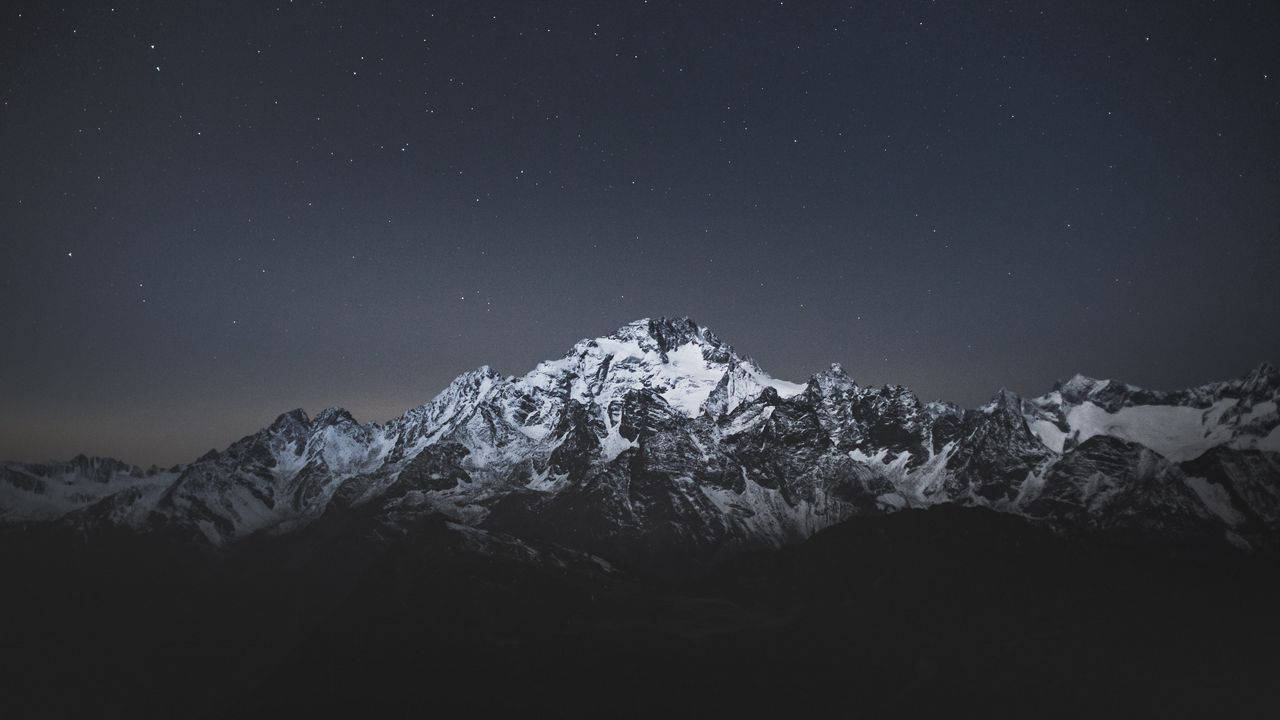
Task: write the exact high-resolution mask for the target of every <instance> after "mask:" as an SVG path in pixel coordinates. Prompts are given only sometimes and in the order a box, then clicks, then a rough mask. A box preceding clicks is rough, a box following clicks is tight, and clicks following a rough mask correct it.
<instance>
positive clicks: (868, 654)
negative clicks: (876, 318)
mask: <svg viewBox="0 0 1280 720" xmlns="http://www.w3.org/2000/svg"><path fill="white" fill-rule="evenodd" d="M4 540H5V542H3V543H0V548H2V549H3V550H2V552H3V553H4V556H3V557H2V558H0V559H2V560H3V563H4V564H3V567H4V568H5V580H6V582H5V586H4V592H3V598H4V600H3V607H2V608H0V611H2V612H3V615H2V616H0V617H2V618H3V630H4V632H3V638H4V640H3V646H2V647H0V662H3V677H4V678H5V680H4V685H5V688H4V689H5V692H4V693H3V699H2V700H0V702H2V703H3V705H4V707H3V708H0V710H3V713H4V716H5V717H152V716H169V717H175V716H180V717H335V716H366V717H367V716H379V715H381V716H388V715H389V716H399V715H402V714H411V713H412V714H424V713H429V712H468V713H484V714H491V713H493V712H496V711H509V712H515V711H518V710H525V711H530V712H532V713H533V714H534V716H593V717H599V716H623V717H627V716H633V717H653V716H668V715H672V714H675V715H695V714H696V715H701V716H714V717H720V716H736V717H755V716H764V715H771V716H775V717H776V716H781V717H791V716H797V715H805V714H810V713H815V714H819V715H822V716H826V715H829V714H831V713H834V714H835V715H837V716H866V717H881V716H886V715H908V716H915V715H922V714H931V715H932V714H935V713H937V712H942V713H945V716H949V717H950V716H957V713H961V714H964V715H967V714H969V711H982V712H985V713H986V714H989V715H995V716H1012V715H1021V716H1026V715H1041V716H1044V715H1048V716H1056V717H1066V716H1113V717H1118V716H1124V717H1135V716H1138V717H1274V716H1276V715H1275V713H1276V711H1277V709H1278V708H1280V690H1278V689H1277V687H1278V684H1277V683H1276V682H1275V678H1276V677H1277V676H1278V675H1277V671H1280V659H1278V658H1280V655H1278V653H1277V649H1278V648H1280V619H1278V618H1277V612H1276V610H1277V607H1280V605H1278V603H1277V601H1278V600H1280V583H1278V582H1277V575H1276V572H1275V570H1276V569H1275V567H1274V565H1273V563H1272V562H1271V561H1269V560H1265V559H1261V558H1258V557H1250V556H1246V555H1243V554H1239V553H1227V554H1220V553H1218V552H1216V551H1215V552H1212V553H1207V554H1204V553H1201V554H1197V553H1195V552H1193V551H1189V550H1186V549H1182V550H1171V549H1163V550H1152V549H1150V548H1147V549H1134V548H1128V549H1126V548H1124V547H1122V546H1119V545H1117V544H1114V543H1108V542H1107V541H1105V540H1101V539H1094V540H1080V539H1072V538H1065V537H1062V536H1057V535H1052V534H1049V533H1047V532H1044V531H1043V530H1041V529H1038V528H1035V527H1032V526H1030V525H1028V524H1027V523H1026V522H1025V521H1024V520H1021V519H1019V518H1017V517H1012V516H1007V515H1000V514H997V513H993V512H989V511H985V510H976V509H965V508H958V507H938V508H934V509H931V510H927V511H907V512H901V513H896V514H891V515H884V516H871V517H860V518H855V519H853V520H851V521H848V522H846V523H843V524H841V525H838V526H836V527H833V528H831V529H829V530H827V531H824V532H822V533H819V534H818V535H816V536H815V537H813V538H811V539H810V540H808V541H807V542H804V543H802V544H799V545H797V546H794V547H791V548H788V549H785V550H782V551H780V552H776V553H760V554H755V555H749V556H745V557H742V558H740V559H738V560H736V561H735V562H733V563H732V564H731V565H726V566H723V567H722V568H720V569H719V570H717V571H716V572H714V573H713V574H712V575H710V576H706V577H704V578H703V579H701V580H699V581H697V582H695V583H692V584H682V585H678V586H673V585H670V584H657V583H654V582H645V581H641V580H636V579H634V578H631V577H629V576H627V575H625V574H624V573H621V572H617V571H606V570H605V569H603V568H600V567H598V566H596V564H595V563H593V562H590V561H583V559H582V558H580V557H578V556H574V555H572V554H563V555H560V554H557V552H558V551H556V550H555V549H553V548H541V549H539V548H534V547H533V546H529V545H527V544H525V543H520V542H519V541H513V544H511V545H502V544H501V543H498V546H495V545H494V543H495V541H494V540H492V539H490V540H488V541H487V542H488V543H489V546H486V547H481V546H478V545H477V544H476V543H475V542H474V540H475V538H474V537H471V536H469V535H467V534H465V533H459V532H457V531H456V529H454V528H452V526H449V525H447V524H446V523H444V522H443V521H440V520H435V519H425V520H423V521H422V522H421V523H420V525H419V526H418V527H416V528H413V529H412V531H411V532H408V533H406V534H405V535H403V536H401V537H397V538H387V537H377V538H375V537H370V536H356V537H352V536H349V535H339V534H334V535H330V536H326V535H325V534H324V531H323V530H317V531H316V532H314V533H311V534H307V533H303V534H301V535H299V536H298V537H297V538H295V540H294V541H292V542H291V543H290V544H288V545H284V544H273V545H263V546H261V547H251V548H246V549H245V550H244V551H243V552H242V553H241V554H239V555H236V556H234V557H231V558H219V559H210V558H207V557H198V556H192V555H188V554H186V553H184V552H181V551H178V550H173V549H171V550H170V551H169V552H168V553H160V552H157V548H159V547H169V548H176V547H180V545H178V544H173V545H165V544H162V543H156V542H154V540H155V538H154V537H152V538H149V539H148V540H147V541H146V542H145V543H135V542H134V541H133V540H132V539H131V538H130V537H129V536H126V535H122V536H120V537H117V538H98V539H96V541H95V544H94V545H92V546H90V547H87V548H86V547H84V546H82V545H78V541H77V540H76V539H75V538H70V537H62V538H53V537H50V536H48V535H33V534H30V533H27V534H18V535H10V536H7V537H5V538H4ZM59 542H63V543H66V544H65V546H64V547H61V548H59V547H58V543H59ZM478 549H479V550H482V552H481V551H478ZM530 558H534V560H532V561H531V560H530Z"/></svg>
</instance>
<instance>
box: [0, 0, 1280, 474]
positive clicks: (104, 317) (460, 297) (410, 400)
mask: <svg viewBox="0 0 1280 720" xmlns="http://www.w3.org/2000/svg"><path fill="white" fill-rule="evenodd" d="M978 5H981V7H977V6H978ZM3 13H4V16H3V21H2V22H0V103H2V105H0V158H2V159H3V162H2V163H0V208H3V209H2V210H0V249H2V250H3V259H4V262H3V265H2V266H0V310H2V312H0V338H3V342H0V457H4V458H8V459H15V460H45V459H49V458H65V457H70V456H71V455H73V454H75V453H77V452H86V453H90V454H101V455H112V456H115V457H119V458H121V459H124V460H127V461H129V462H133V463H139V464H144V465H145V464H149V463H153V462H154V463H160V464H170V463H174V462H180V461H189V460H191V459H193V458H194V457H195V456H197V455H198V454H200V453H202V452H204V451H205V450H207V449H209V448H210V447H214V446H217V447H222V446H225V445H226V444H227V443H228V442H230V441H232V440H234V439H236V438H238V437H240V436H242V435H244V434H247V433H249V432H252V431H254V430H256V429H257V428H259V427H262V426H263V425H265V424H266V423H269V422H270V421H271V419H272V418H274V417H275V415H277V414H278V413H280V412H282V411H284V410H288V409H290V408H294V407H304V408H306V409H308V410H310V411H311V412H313V413H314V412H315V411H318V410H319V409H321V408H323V407H325V406H329V405H341V406H344V407H347V408H349V409H350V410H351V411H352V412H353V413H354V414H355V415H356V416H357V418H359V419H361V420H377V421H383V420H386V419H389V418H391V417H394V416H396V415H398V414H399V413H401V412H403V411H404V410H405V409H407V408H409V407H412V406H415V405H418V404H420V403H422V402H424V401H426V400H428V399H429V398H430V397H431V396H433V395H434V394H435V393H436V392H438V391H439V390H440V389H441V388H442V387H444V386H445V385H446V384H447V383H448V382H449V380H450V379H452V378H453V377H454V376H456V375H457V374H459V373H461V372H463V371H466V370H468V369H472V368H474V367H476V366H479V365H482V364H488V365H491V366H492V367H494V368H495V369H496V370H498V371H499V372H503V373H507V374H521V373H523V372H525V371H527V370H528V369H530V368H531V367H532V366H533V365H534V364H536V363H537V362H538V361H539V360H542V359H549V358H553V357H558V356H560V355H561V354H562V353H563V352H564V351H565V350H567V349H568V348H569V347H570V346H571V345H572V344H573V343H574V342H575V341H576V340H577V339H579V338H582V337H591V336H598V335H603V334H606V333H608V332H609V331H611V330H612V329H614V328H616V327H618V326H619V325H622V324H624V323H626V322H628V321H631V320H634V319H636V318H640V317H646V316H657V315H688V316H691V317H693V318H694V319H696V320H697V321H699V322H700V323H701V324H704V325H707V326H710V327H711V328H712V329H713V330H714V331H716V332H717V334H719V335H720V336H721V337H722V338H724V339H726V340H728V341H729V342H731V343H733V344H734V345H735V346H736V347H737V348H738V349H739V350H740V351H741V352H743V353H745V354H748V355H750V356H752V357H754V358H755V359H756V360H757V361H758V362H759V363H760V364H761V365H762V366H763V367H764V368H765V369H766V370H767V371H769V372H770V373H771V374H773V375H776V376H779V377H783V378H787V379H792V380H803V379H805V378H807V377H808V376H809V375H810V374H811V373H813V372H814V371H816V370H819V369H821V368H824V367H826V365H827V364H829V363H830V362H832V361H839V362H841V363H842V364H843V365H844V366H845V368H846V369H847V370H848V371H849V372H850V374H851V375H853V376H854V377H855V378H856V379H857V380H859V381H860V382H863V383H877V384H878V383H904V384H907V385H909V386H911V387H912V388H913V389H915V390H916V391H917V392H919V394H920V395H921V396H922V397H924V398H926V399H933V398H940V399H949V400H953V401H957V402H960V403H962V404H966V405H971V406H972V405H977V404H980V403H982V402H984V401H985V400H986V399H987V398H989V397H990V396H991V395H992V394H993V393H994V392H995V391H996V390H997V389H998V388H1000V387H1002V386H1007V387H1009V388H1012V389H1014V390H1016V391H1018V392H1022V393H1026V394H1032V395H1035V394H1040V393H1042V392H1045V391H1047V390H1049V389H1050V388H1051V387H1052V385H1053V383H1054V381H1055V380H1059V379H1064V378H1067V377H1069V376H1070V375H1072V374H1074V373H1076V372H1083V373H1085V374H1088V375H1092V376H1095V377H1118V378H1122V379H1125V380H1128V381H1129V382H1133V383H1136V384H1141V385H1146V386H1150V387H1155V388H1174V387H1183V386H1187V385H1192V384H1198V383H1201V382H1207V381H1210V380H1217V379H1222V378H1227V377H1235V376H1238V375H1241V374H1244V373H1245V372H1247V371H1248V370H1249V369H1250V368H1252V367H1253V366H1255V365H1256V364H1257V363H1259V362H1260V361H1263V360H1271V361H1280V332H1277V328H1280V292H1278V291H1277V278H1278V276H1280V51H1278V50H1277V47H1280V45H1278V44H1277V43H1276V42H1275V38H1276V37H1280V6H1278V5H1277V4H1276V3H1274V2H1256V3H1250V2H1243V1H1242V2H1227V3H1208V2H1205V3H1182V2H1151V3H1124V2H1114V3H1113V2H1106V3H1099V2H1083V3H1069V2H1062V3H1056V2H1055V3H1048V2H1045V3H1039V2H1034V1H1032V0H1026V1H1024V2H1011V3H999V2H994V3H981V4H976V3H975V4H970V3H934V2H923V3H917V2H905V1H897V0H895V1H893V2H869V3H864V2H859V3H848V2H841V3H824V2H798V1H788V2H776V1H775V2H748V1H735V2H732V3H729V2H714V3H712V2H708V3H693V2H660V1H658V0H652V1H650V2H643V1H640V0H628V1H626V2H532V1H528V2H526V1H518V2H517V1H512V2H498V3H490V2H480V1H476V0H466V1H459V2H447V3H430V2H407V1H403V2H385V3H384V2H371V3H351V4H345V3H339V2H319V3H317V2H302V1H298V2H281V3H274V4H273V3H260V2H246V3H235V2H191V3H171V2H161V3H155V4H129V3H123V2H122V3H120V4H118V5H116V6H115V7H112V6H111V4H110V3H108V2H94V3H83V4H76V3H68V4H64V5H59V6H55V4H53V3H45V2H32V3H18V4H16V5H15V4H12V3H10V4H6V6H5V9H4V10H3Z"/></svg>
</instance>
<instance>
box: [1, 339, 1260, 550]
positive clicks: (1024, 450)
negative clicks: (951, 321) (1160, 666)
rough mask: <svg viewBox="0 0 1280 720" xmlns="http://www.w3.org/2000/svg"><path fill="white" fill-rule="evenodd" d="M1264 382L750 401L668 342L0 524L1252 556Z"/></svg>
mask: <svg viewBox="0 0 1280 720" xmlns="http://www.w3.org/2000/svg"><path fill="white" fill-rule="evenodd" d="M1278 399H1280V371H1277V369H1276V368H1275V367H1273V366H1271V365H1262V366H1260V367H1259V368H1257V369H1256V370H1255V371H1253V372H1252V373H1251V374H1249V375H1247V376H1245V377H1244V378H1241V379H1239V380H1235V381H1228V382H1220V383H1214V384H1210V385H1204V386H1201V387H1197V388H1192V389H1189V390H1184V391H1179V392H1172V393H1161V392H1152V391H1147V390H1143V389H1140V388H1136V387H1133V386H1130V385H1125V384H1122V383H1114V382H1110V381H1105V380H1102V381H1099V380H1091V379H1089V378H1085V377H1083V376H1076V377H1074V378H1072V379H1071V380H1069V381H1067V382H1065V383H1062V384H1060V385H1059V386H1058V387H1057V388H1056V389H1055V390H1054V391H1053V392H1050V393H1048V394H1046V395H1044V396H1042V397H1038V398H1032V399H1024V398H1020V397H1019V396H1017V395H1016V394H1014V393H1012V392H1009V391H1007V390H1002V391H1001V392H999V393H997V394H996V396H995V397H994V398H993V399H992V401H991V402H990V403H989V404H987V405H986V406H984V407H982V408H979V409H976V410H968V409H963V408H960V407H957V406H955V405H951V404H947V403H922V402H921V401H920V400H919V399H918V398H917V397H916V396H915V395H914V394H913V393H912V392H911V391H910V390H908V389H906V388H903V387H879V388H875V387H862V386H860V385H858V384H857V383H856V382H855V381H854V380H853V378H851V377H849V375H848V374H846V373H845V371H844V370H843V369H842V368H841V367H840V366H839V365H832V366H831V367H830V368H829V369H827V370H824V371H822V372H820V373H818V374H816V375H814V376H813V377H812V378H811V379H810V380H809V381H808V382H807V383H805V384H803V385H801V384H795V383H790V382H785V381H781V380H777V379H774V378H771V377H769V376H768V375H767V374H766V373H765V372H764V371H763V370H761V369H760V367H759V366H758V365H756V364H755V363H754V362H753V361H752V360H750V359H749V358H746V357H744V356H741V355H739V354H738V353H737V352H736V351H735V350H734V349H733V348H732V347H730V346H729V345H727V344H725V343H724V342H722V341H721V340H719V339H718V338H717V337H716V336H715V335H714V334H713V333H712V332H711V331H709V330H708V329H706V328H703V327H699V326H698V325H697V324H696V323H694V322H692V321H691V320H689V319H687V318H682V319H667V318H659V319H654V320H650V319H645V320H639V321H636V322H633V323H630V324H628V325H625V326H623V327H622V328H619V329H618V330H617V331H616V332H614V333H613V334H611V335H609V336H607V337H602V338H596V339H593V340H583V341H581V342H579V343H578V344H576V345H575V346H574V347H573V348H572V349H571V350H570V351H569V352H568V353H567V354H566V355H565V356H564V357H562V358H560V359H558V360H552V361H548V362H544V363H541V364H540V365H538V366H537V367H536V368H534V369H533V370H532V371H531V372H529V373H528V374H526V375H524V376H522V377H503V376H500V375H498V374H497V373H495V372H493V371H492V370H490V369H489V368H487V367H482V368H480V369H478V370H475V371H472V372H469V373H465V374H463V375H461V376H459V377H458V378H457V379H456V380H454V381H453V383H451V384H450V385H449V387H448V388H446V389H445V390H444V391H443V392H441V393H440V394H439V395H438V396H437V397H436V398H434V399H433V400H431V401H430V402H428V403H426V404H425V405H422V406H420V407H418V408H415V409H413V410H411V411H409V412H407V413H405V414H404V415H403V416H401V417H399V418H396V419H395V420H392V421H390V422H388V423H386V424H385V425H379V424H369V425H362V424H360V423H358V422H356V421H355V420H354V419H353V418H352V417H351V415H350V414H349V413H347V412H346V411H344V410H341V409H337V408H331V409H328V410H325V411H323V412H321V413H320V414H319V415H317V416H316V417H315V418H310V417H308V416H307V414H306V413H304V412H303V411H301V410H295V411H293V412H289V413H285V414H284V415H281V416H280V417H279V418H277V420H276V421H275V422H274V423H272V424H271V425H270V426H269V427H267V428H265V429H263V430H261V431H259V432H257V433H255V434H253V435H250V436H248V437H245V438H243V439H241V440H240V441H238V442H236V443H234V444H232V445H231V446H230V447H228V448H227V449H225V450H223V451H221V452H210V453H208V454H206V455H205V456H203V457H201V458H199V459H198V460H196V461H194V462H192V463H191V464H189V465H185V466H181V467H176V468H173V469H171V470H169V471H158V470H151V471H141V470H139V469H137V468H131V467H128V466H125V465H123V464H121V463H118V462H116V461H112V460H102V459H88V458H83V457H80V458H76V459H75V460H72V461H70V462H68V463H57V464H51V465H31V464H18V463H7V464H4V465H2V466H0V517H2V518H3V519H5V520H10V521H15V520H17V521H41V522H58V523H64V524H73V525H79V526H82V527H84V528H87V529H92V528H94V527H100V526H104V525H110V526H113V527H127V528H133V529H136V530H138V531H140V532H146V531H153V530H157V529H165V530H167V531H176V532H178V533H180V534H185V535H187V536H188V537H190V538H193V539H195V540H197V541H199V542H201V543H207V544H210V545H213V546H229V545H232V544H235V543H237V542H239V541H242V540H244V539H245V538H248V537H250V536H255V537H264V536H271V535H273V534H280V533H287V532H290V531H292V530H294V529H297V528H299V527H302V526H306V525H310V524H313V523H316V522H326V523H342V522H352V520H351V518H354V517H359V518H362V521H363V522H372V523H374V525H375V526H377V527H380V528H381V530H382V531H386V530H395V528H396V527H397V526H398V525H402V524H404V523H406V522H410V520H411V519H413V518H420V517H421V516H423V515H425V514H440V515H443V516H444V517H445V518H447V519H448V520H449V521H450V522H451V523H453V524H454V526H456V527H459V528H462V527H466V528H469V530H468V531H469V532H486V533H497V534H502V535H505V536H515V537H521V538H527V539H529V540H531V541H540V542H543V543H552V544H555V545H559V546H563V547H567V548H570V549H573V550H578V551H583V552H587V553H591V554H594V555H596V556H600V557H603V558H608V559H610V560H615V561H618V562H621V563H624V564H631V565H634V566H637V567H655V566H661V565H662V564H664V563H676V562H678V563H689V562H692V563H695V564H696V563H699V562H705V561H712V560H715V559H717V558H721V557H724V556H726V555H728V554H732V553H734V552H737V551H740V550H743V549H750V548H759V547H772V546H778V545H781V544H784V543H789V542H793V541H797V540H801V539H803V538H806V537H808V536H809V535H812V534H813V533H814V532H816V531H817V530H820V529H822V528H824V527H827V526H829V525H832V524H834V523H837V522H839V521H841V520H843V519H845V518H847V517H850V516H852V515H857V514H865V513H878V512H888V511H893V510H897V509H901V508H907V507H923V506H930V505H936V504H941V503H953V504H959V505H966V506H980V507H986V508H990V509H993V510H996V511H1000V512H1006V513H1014V514H1017V515H1021V516H1024V517H1027V518H1031V519H1033V520H1035V521H1038V522H1043V523H1046V524H1049V525H1051V526H1053V527H1056V528H1059V529H1063V530H1070V531H1085V532H1113V533H1119V534H1124V535H1136V536H1142V537H1173V538H1177V539H1179V540H1192V541H1196V542H1214V543H1216V542H1231V543H1234V544H1237V545H1241V546H1246V547H1255V548H1257V547H1274V544H1275V543H1274V541H1275V538H1276V531H1277V528H1278V526H1280V429H1277V428H1278V427H1280V417H1278V416H1277V400H1278Z"/></svg>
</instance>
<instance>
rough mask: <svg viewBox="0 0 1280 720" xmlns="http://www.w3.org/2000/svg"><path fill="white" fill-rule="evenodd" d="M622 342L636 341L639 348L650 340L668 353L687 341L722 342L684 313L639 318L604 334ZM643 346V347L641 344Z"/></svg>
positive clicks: (715, 343) (706, 343)
mask: <svg viewBox="0 0 1280 720" xmlns="http://www.w3.org/2000/svg"><path fill="white" fill-rule="evenodd" d="M599 339H610V340H619V341H622V342H639V343H640V345H641V347H642V348H645V346H646V345H648V342H646V341H651V342H652V343H653V344H654V345H656V346H657V349H658V350H659V351H660V352H662V353H664V354H665V353H668V352H671V351H672V350H675V349H676V348H678V347H681V346H683V345H687V344H689V343H691V342H693V343H698V344H699V345H709V346H712V347H720V346H721V345H722V343H721V342H720V340H719V338H717V337H716V336H715V335H714V334H713V333H712V332H711V331H709V330H707V329H706V328H704V327H699V326H698V323H696V322H694V321H693V320H692V319H690V318H688V317H677V318H668V317H657V318H640V319H639V320H635V321H632V322H629V323H627V324H626V325H623V326H622V327H620V328H618V329H617V330H615V331H614V332H613V333H611V334H609V335H608V336H606V338H598V339H597V340H599ZM645 349H647V348H645Z"/></svg>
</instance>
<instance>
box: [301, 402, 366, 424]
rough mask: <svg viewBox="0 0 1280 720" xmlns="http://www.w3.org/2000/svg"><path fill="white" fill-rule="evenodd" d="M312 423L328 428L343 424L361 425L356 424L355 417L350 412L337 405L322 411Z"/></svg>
mask: <svg viewBox="0 0 1280 720" xmlns="http://www.w3.org/2000/svg"><path fill="white" fill-rule="evenodd" d="M312 422H313V423H314V424H315V425H317V426H319V427H328V426H330V425H337V424H339V423H342V422H350V423H352V424H359V423H356V419H355V417H353V416H352V415H351V413H350V412H348V411H347V410H346V409H344V408H340V407H338V406H336V405H331V406H329V407H327V408H325V409H323V410H321V411H320V412H319V413H318V414H317V415H316V416H315V418H314V419H313V420H312Z"/></svg>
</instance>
